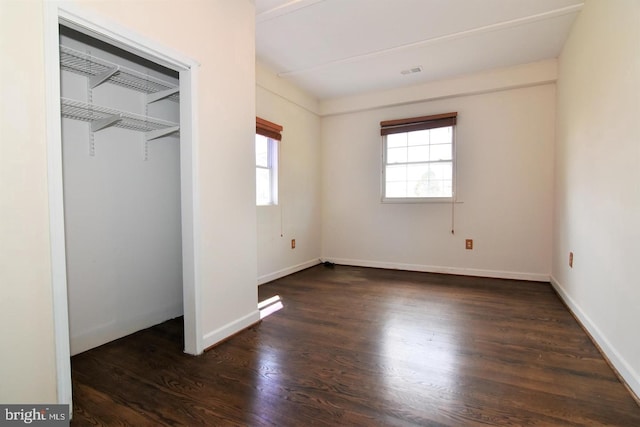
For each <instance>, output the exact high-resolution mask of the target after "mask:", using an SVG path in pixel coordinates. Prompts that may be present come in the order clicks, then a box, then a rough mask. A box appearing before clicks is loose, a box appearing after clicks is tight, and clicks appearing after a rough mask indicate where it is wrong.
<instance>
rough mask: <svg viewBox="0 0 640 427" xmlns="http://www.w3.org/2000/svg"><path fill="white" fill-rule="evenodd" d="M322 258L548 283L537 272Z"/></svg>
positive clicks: (353, 263)
mask: <svg viewBox="0 0 640 427" xmlns="http://www.w3.org/2000/svg"><path fill="white" fill-rule="evenodd" d="M322 260H323V261H329V262H332V263H334V264H339V265H352V266H356V267H372V268H386V269H389V270H405V271H419V272H423V273H441V274H456V275H460V276H475V277H491V278H495V279H513V280H528V281H532V282H545V283H549V275H548V274H539V273H524V272H517V271H501V270H481V269H477V268H463V267H445V266H438V265H424V264H404V263H399V262H385V261H369V260H361V259H345V258H330V257H329V258H322Z"/></svg>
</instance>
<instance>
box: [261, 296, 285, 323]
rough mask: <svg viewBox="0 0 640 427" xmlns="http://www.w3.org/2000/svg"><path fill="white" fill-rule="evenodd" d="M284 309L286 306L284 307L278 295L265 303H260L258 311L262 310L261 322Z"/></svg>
mask: <svg viewBox="0 0 640 427" xmlns="http://www.w3.org/2000/svg"><path fill="white" fill-rule="evenodd" d="M283 307H284V306H283V305H282V300H281V299H280V295H276V296H273V297H271V298H268V299H266V300H264V301H260V302H259V303H258V310H260V320H262V319H264V318H265V317H267V316H269V315H270V314H273V313H275V312H276V311H278V310H280V309H281V308H283Z"/></svg>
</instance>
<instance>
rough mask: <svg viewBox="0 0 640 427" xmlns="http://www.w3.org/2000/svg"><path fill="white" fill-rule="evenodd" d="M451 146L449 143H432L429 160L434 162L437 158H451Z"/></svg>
mask: <svg viewBox="0 0 640 427" xmlns="http://www.w3.org/2000/svg"><path fill="white" fill-rule="evenodd" d="M451 147H452V145H451V144H438V145H432V146H431V155H430V156H429V160H431V161H436V162H437V161H438V160H451V159H452V154H453V153H452V149H451Z"/></svg>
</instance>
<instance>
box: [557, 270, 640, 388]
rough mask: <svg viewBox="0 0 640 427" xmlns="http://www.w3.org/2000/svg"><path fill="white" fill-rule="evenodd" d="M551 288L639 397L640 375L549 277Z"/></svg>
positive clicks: (558, 284) (562, 288)
mask: <svg viewBox="0 0 640 427" xmlns="http://www.w3.org/2000/svg"><path fill="white" fill-rule="evenodd" d="M551 286H553V288H554V289H555V290H556V292H557V293H558V295H560V298H562V300H563V301H564V303H565V304H566V305H567V307H569V310H571V312H572V313H573V315H574V316H575V317H576V319H578V322H580V324H581V325H582V327H583V328H584V329H585V330H586V331H587V332H588V333H589V335H590V336H591V339H592V340H593V341H594V342H595V344H596V346H597V347H598V348H599V349H600V351H601V352H602V353H604V356H605V357H606V358H607V359H608V360H609V363H610V364H611V365H612V366H613V368H614V369H615V370H616V371H618V375H619V376H620V377H622V379H623V380H624V381H625V382H626V383H627V386H628V387H629V388H630V389H631V390H632V391H633V392H634V393H635V395H636V397H639V396H640V375H639V374H638V373H637V372H636V371H635V370H634V369H633V368H632V367H631V366H630V365H629V363H627V361H626V360H625V359H624V357H622V355H621V354H620V352H618V350H616V348H615V347H614V346H613V345H612V344H611V342H609V340H608V339H607V337H606V336H605V335H604V334H603V333H602V331H600V329H599V328H598V326H596V324H595V323H594V322H593V321H592V320H591V318H589V316H588V315H587V314H586V313H585V312H584V311H583V310H582V308H580V306H579V305H578V304H577V303H576V302H575V301H574V299H573V298H571V296H569V294H568V293H567V292H566V291H565V289H564V287H563V286H562V285H561V284H560V283H559V282H558V280H556V278H555V277H553V276H551Z"/></svg>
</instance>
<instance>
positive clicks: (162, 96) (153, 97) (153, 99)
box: [147, 87, 180, 104]
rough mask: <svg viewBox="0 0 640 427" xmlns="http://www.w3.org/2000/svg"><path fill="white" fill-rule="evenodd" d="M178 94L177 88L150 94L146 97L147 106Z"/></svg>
mask: <svg viewBox="0 0 640 427" xmlns="http://www.w3.org/2000/svg"><path fill="white" fill-rule="evenodd" d="M178 92H180V89H179V88H177V87H176V88H173V89H167V90H161V91H159V92H154V93H150V94H148V95H147V104H151V103H152V102H156V101H160V100H161V99H165V98H168V97H170V96H171V95H174V94H176V93H178Z"/></svg>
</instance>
